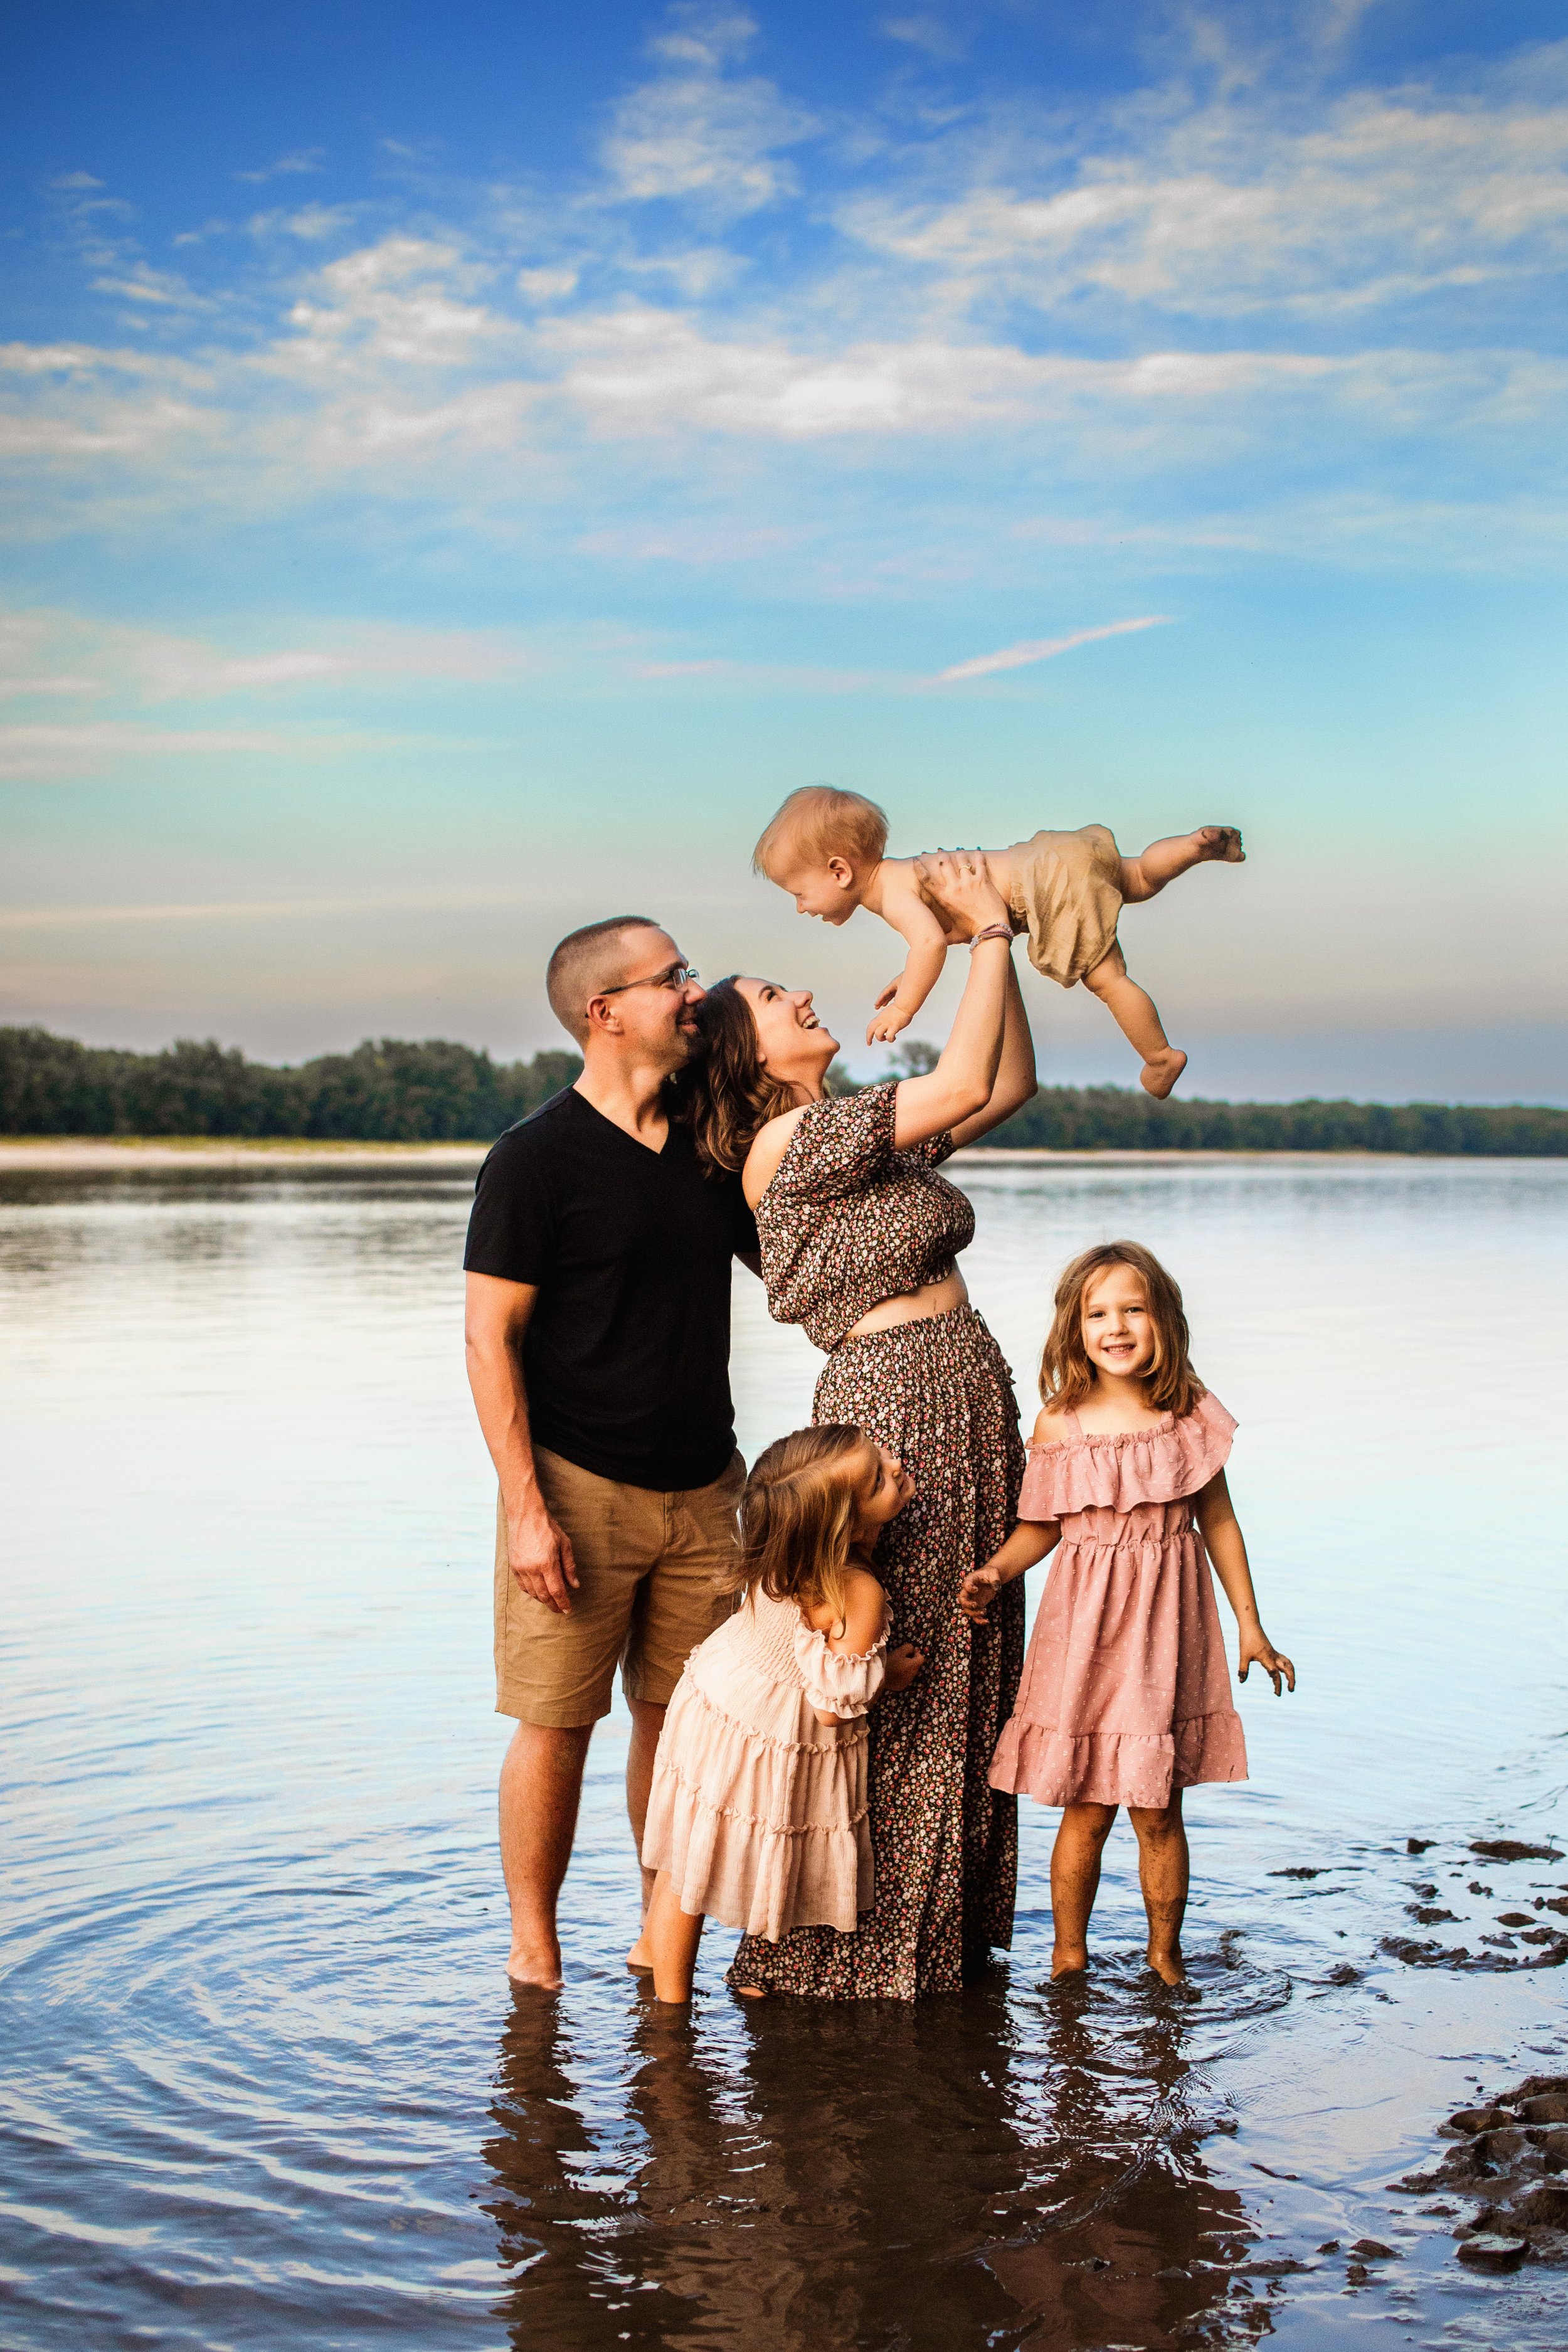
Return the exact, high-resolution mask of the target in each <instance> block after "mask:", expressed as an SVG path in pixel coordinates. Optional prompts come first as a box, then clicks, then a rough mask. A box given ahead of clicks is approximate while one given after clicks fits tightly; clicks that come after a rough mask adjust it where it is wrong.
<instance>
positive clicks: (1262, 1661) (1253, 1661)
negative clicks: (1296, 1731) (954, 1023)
mask: <svg viewBox="0 0 1568 2352" xmlns="http://www.w3.org/2000/svg"><path fill="white" fill-rule="evenodd" d="M1240 1665H1241V1679H1242V1681H1243V1682H1245V1681H1246V1680H1247V1668H1248V1667H1249V1666H1261V1667H1262V1669H1263V1671H1264V1673H1265V1674H1266V1675H1268V1678H1269V1680H1270V1682H1272V1684H1273V1685H1274V1696H1275V1697H1276V1698H1279V1697H1281V1696H1283V1694H1284V1689H1285V1685H1286V1684H1289V1686H1290V1688H1291V1689H1292V1690H1294V1689H1295V1687H1296V1669H1295V1667H1294V1666H1293V1665H1292V1664H1290V1661H1289V1658H1288V1657H1287V1656H1286V1655H1285V1653H1284V1651H1283V1650H1277V1649H1276V1648H1275V1646H1274V1644H1273V1643H1272V1642H1271V1641H1270V1640H1269V1638H1268V1634H1267V1633H1265V1632H1264V1630H1263V1628H1262V1626H1261V1625H1254V1626H1252V1627H1251V1628H1250V1629H1249V1630H1244V1631H1243V1633H1242V1636H1241V1653H1240Z"/></svg>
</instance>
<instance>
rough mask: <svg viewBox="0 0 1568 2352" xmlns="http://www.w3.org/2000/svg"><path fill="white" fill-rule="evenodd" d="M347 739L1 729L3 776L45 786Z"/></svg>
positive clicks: (103, 725)
mask: <svg viewBox="0 0 1568 2352" xmlns="http://www.w3.org/2000/svg"><path fill="white" fill-rule="evenodd" d="M344 740H346V739H345V738H343V737H342V736H341V735H339V736H332V737H311V736H300V735H282V734H277V733H273V732H269V731H266V730H259V729H237V728H205V729H198V728H185V729H180V728H162V727H138V726H135V725H132V724H130V723H128V722H124V721H121V720H118V719H100V720H91V721H88V722H85V723H84V724H82V725H80V726H77V727H55V726H49V725H47V724H44V723H40V724H38V725H37V726H26V727H0V778H9V779H11V780H12V781H13V782H22V781H24V780H33V781H38V782H42V781H47V780H52V779H58V778H63V777H68V776H88V775H94V774H97V773H99V772H101V771H102V770H103V769H105V768H108V767H112V766H115V765H117V764H118V763H119V762H120V761H122V760H151V759H159V760H163V759H170V758H174V759H189V758H192V757H196V756H199V755H201V754H204V753H205V754H220V753H231V752H271V753H272V754H274V756H276V757H278V758H279V759H284V758H287V759H297V758H298V757H299V756H300V754H301V753H302V752H321V751H333V750H337V749H339V748H340V747H341V746H342V743H343V742H344ZM357 740H361V741H363V740H368V739H366V738H363V737H361V738H359V739H357Z"/></svg>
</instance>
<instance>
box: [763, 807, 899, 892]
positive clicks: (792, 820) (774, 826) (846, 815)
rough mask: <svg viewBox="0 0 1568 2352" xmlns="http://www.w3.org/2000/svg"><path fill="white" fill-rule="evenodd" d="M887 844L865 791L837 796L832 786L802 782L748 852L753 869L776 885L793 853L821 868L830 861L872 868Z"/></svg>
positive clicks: (878, 812)
mask: <svg viewBox="0 0 1568 2352" xmlns="http://www.w3.org/2000/svg"><path fill="white" fill-rule="evenodd" d="M887 846H888V819H887V814H886V812H885V810H882V809H879V807H878V806H877V803H876V802H875V801H868V799H867V798H866V795H865V793H841V792H840V791H839V790H838V789H837V786H836V785H834V784H802V785H801V787H800V789H799V791H798V792H793V793H791V794H790V796H789V798H788V799H787V800H786V801H785V802H784V806H783V807H782V808H781V809H780V810H779V812H778V814H777V815H776V816H774V817H773V818H771V819H770V820H769V823H768V824H767V826H766V828H765V830H764V831H763V837H762V839H761V840H760V841H759V842H758V844H757V845H756V847H755V849H754V850H753V851H752V872H753V873H754V874H765V875H766V876H767V877H768V880H769V881H770V882H776V881H777V879H778V874H777V870H776V869H777V867H778V866H779V864H780V863H781V860H782V858H784V857H787V856H790V854H791V853H792V852H794V853H795V855H796V856H801V857H805V858H808V859H809V860H810V862H811V863H812V865H814V866H826V863H827V861H828V859H829V858H830V857H847V858H848V859H849V860H850V861H851V863H853V864H856V865H861V866H875V865H876V863H877V860H878V859H879V857H880V856H881V855H882V853H883V851H884V850H885V849H886V848H887Z"/></svg>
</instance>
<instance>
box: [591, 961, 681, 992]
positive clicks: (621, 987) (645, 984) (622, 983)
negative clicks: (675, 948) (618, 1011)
mask: <svg viewBox="0 0 1568 2352" xmlns="http://www.w3.org/2000/svg"><path fill="white" fill-rule="evenodd" d="M699 977H700V974H699V972H698V970H697V966H696V965H695V964H694V963H672V964H669V965H667V966H666V968H665V970H664V971H651V972H649V974H648V976H647V979H646V980H617V981H616V984H615V986H614V987H613V988H596V989H595V991H594V993H595V996H624V995H625V994H626V991H627V989H628V988H674V989H681V988H689V986H690V985H691V982H693V981H694V980H696V979H698V978H699Z"/></svg>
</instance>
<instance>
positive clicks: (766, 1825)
mask: <svg viewBox="0 0 1568 2352" xmlns="http://www.w3.org/2000/svg"><path fill="white" fill-rule="evenodd" d="M913 1491H914V1486H913V1481H912V1480H911V1479H910V1478H909V1477H907V1476H906V1475H905V1474H904V1471H903V1469H902V1467H901V1466H900V1464H899V1462H898V1461H897V1460H896V1459H895V1458H894V1457H893V1456H892V1455H891V1454H888V1453H886V1452H885V1451H884V1450H883V1449H882V1448H881V1447H880V1446H877V1445H873V1444H872V1443H871V1441H870V1440H869V1438H868V1437H865V1436H863V1435H862V1434H861V1433H860V1431H859V1430H858V1429H853V1428H849V1427H846V1426H835V1425H829V1426H826V1427H823V1428H817V1429H800V1430H796V1431H795V1433H794V1434H793V1435H792V1436H789V1437H781V1438H780V1439H779V1440H778V1442H777V1443H776V1444H773V1445H770V1446H769V1447H768V1449H767V1451H766V1453H765V1454H762V1455H761V1456H760V1457H759V1459H758V1461H757V1464H756V1466H755V1468H754V1469H753V1470H752V1475H751V1476H750V1478H749V1479H748V1480H747V1482H746V1490H745V1493H744V1495H743V1496H742V1500H741V1539H742V1550H741V1558H740V1563H739V1566H738V1569H737V1570H736V1572H735V1589H736V1590H738V1591H740V1592H741V1593H742V1596H743V1597H742V1601H741V1605H740V1606H739V1608H738V1609H737V1610H736V1611H735V1612H734V1614H733V1616H731V1617H730V1618H728V1619H726V1621H725V1622H724V1623H723V1624H722V1625H721V1626H720V1627H719V1629H718V1631H717V1633H710V1635H709V1637H708V1639H707V1641H706V1642H704V1643H702V1644H701V1645H700V1648H698V1649H696V1650H694V1651H693V1652H692V1654H691V1656H690V1657H689V1659H688V1660H687V1664H686V1671H685V1673H684V1674H683V1675H681V1678H680V1680H679V1683H678V1684H677V1685H676V1689H675V1696H673V1698H672V1699H671V1700H670V1703H669V1711H668V1714H667V1716H666V1717H665V1721H664V1730H663V1732H662V1734H661V1735H660V1738H659V1743H658V1757H657V1759H656V1760H655V1763H654V1773H653V1788H652V1790H651V1793H650V1795H649V1798H648V1808H647V1828H646V1830H645V1832H644V1834H643V1847H642V1860H643V1867H644V1869H645V1870H652V1871H656V1872H657V1873H658V1876H657V1877H656V1879H655V1881H654V1888H653V1894H652V1896H651V1899H650V1901H649V1904H648V1911H647V1922H646V1924H645V1926H644V1928H643V1933H642V1936H641V1937H640V1938H639V1940H638V1942H637V1945H636V1946H635V1948H633V1951H632V1953H631V1955H630V1959H629V1965H630V1966H631V1967H632V1968H633V1969H637V1970H638V1971H639V1973H640V1972H644V1971H647V1972H651V1974H652V1977H653V1987H654V1991H655V1993H656V1994H657V1995H658V1999H659V2000H663V2001H686V2000H689V1999H690V1997H691V1979H692V1972H693V1970H694V1969H695V1967H696V1964H697V1947H698V1941H699V1939H700V1936H701V1934H702V1923H703V1920H704V1918H709V1919H720V1920H722V1921H723V1923H724V1925H725V1926H726V1927H739V1928H741V1929H742V1931H743V1932H744V1933H746V1934H748V1935H752V1936H761V1937H765V1938H766V1939H767V1940H768V1941H769V1942H776V1941H777V1940H778V1938H779V1937H781V1936H782V1935H784V1932H785V1930H786V1929H788V1928H791V1927H835V1928H837V1929H838V1930H840V1931H841V1932H843V1933H847V1932H848V1931H850V1930H851V1929H853V1928H854V1927H855V1925H856V1923H857V1921H858V1918H859V1916H860V1914H861V1913H862V1912H863V1911H867V1910H868V1909H869V1908H870V1905H871V1892H872V1858H871V1836H870V1830H869V1827H868V1820H867V1804H866V1737H867V1735H866V1717H867V1714H868V1711H869V1709H870V1707H871V1706H872V1705H873V1704H874V1703H875V1701H876V1700H877V1699H878V1697H879V1696H880V1695H881V1693H882V1692H883V1691H895V1690H904V1689H907V1688H908V1686H909V1685H910V1683H911V1682H912V1681H913V1680H914V1678H915V1676H916V1675H917V1674H918V1673H919V1672H920V1669H921V1663H922V1661H921V1655H920V1653H919V1652H918V1651H916V1650H914V1649H912V1648H910V1645H909V1644H908V1643H905V1644H904V1645H903V1646H902V1647H901V1648H899V1649H895V1650H894V1651H893V1652H892V1653H891V1654H889V1651H888V1603H887V1598H886V1595H885V1594H884V1592H883V1591H882V1587H881V1585H880V1584H879V1582H878V1580H877V1579H876V1577H875V1575H873V1573H872V1571H871V1568H870V1554H871V1548H872V1546H873V1545H874V1544H875V1542H876V1540H877V1537H878V1535H879V1532H880V1530H881V1528H883V1527H884V1526H885V1525H886V1524H887V1522H888V1521H889V1519H891V1518H893V1517H895V1516H896V1515H897V1514H898V1513H899V1512H900V1511H901V1510H902V1509H903V1507H904V1505H905V1504H906V1503H907V1502H908V1501H909V1499H910V1495H911V1494H912V1493H913ZM737 1990H739V1991H742V1992H744V1991H747V1990H751V1989H750V1988H748V1987H746V1986H744V1985H741V1986H738V1987H737Z"/></svg>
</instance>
